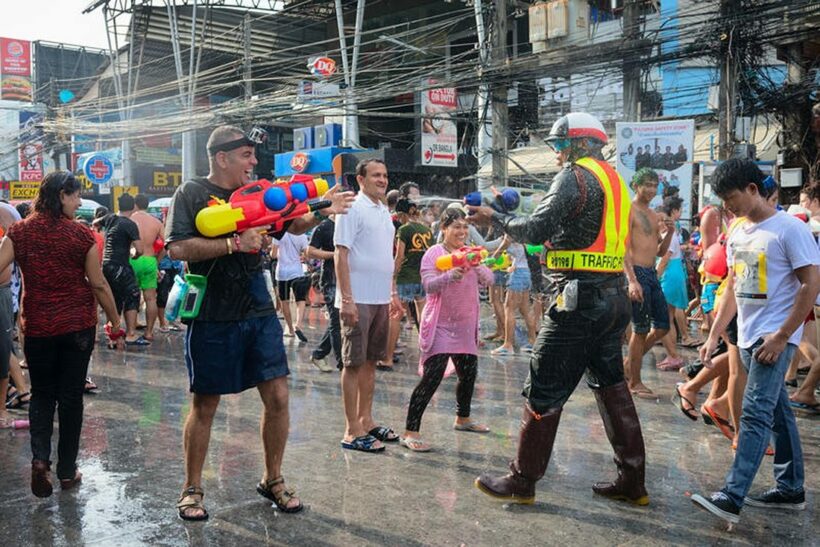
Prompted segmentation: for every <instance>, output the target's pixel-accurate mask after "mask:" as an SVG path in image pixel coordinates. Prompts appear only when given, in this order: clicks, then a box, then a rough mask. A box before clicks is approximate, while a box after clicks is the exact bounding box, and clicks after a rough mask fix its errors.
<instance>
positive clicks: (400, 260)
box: [376, 198, 434, 370]
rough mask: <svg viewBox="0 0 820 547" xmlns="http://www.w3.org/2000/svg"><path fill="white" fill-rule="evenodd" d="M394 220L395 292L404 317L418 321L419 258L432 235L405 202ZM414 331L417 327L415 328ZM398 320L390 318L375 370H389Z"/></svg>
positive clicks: (398, 205)
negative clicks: (384, 347) (382, 355)
mask: <svg viewBox="0 0 820 547" xmlns="http://www.w3.org/2000/svg"><path fill="white" fill-rule="evenodd" d="M396 216H397V217H398V220H399V222H400V223H401V226H400V227H399V229H398V230H397V231H396V267H395V269H394V272H395V273H394V274H393V275H394V276H395V278H396V290H397V291H398V293H399V299H400V300H401V302H402V306H403V307H404V308H405V309H406V312H405V313H406V314H407V315H408V316H410V317H417V318H418V317H421V312H422V310H423V309H424V297H425V295H424V287H422V285H421V258H422V257H423V256H424V253H426V252H427V249H429V248H430V245H432V244H433V243H434V241H433V232H432V231H430V228H429V227H428V226H427V225H425V224H422V223H421V222H420V221H419V220H418V208H417V206H416V204H415V203H413V202H412V201H410V200H409V199H407V198H401V199H399V201H398V202H397V203H396ZM411 305H415V307H416V309H415V311H416V313H415V314H411V313H408V312H409V307H410V306H411ZM416 326H417V327H418V325H416ZM400 331H401V317H391V318H390V331H389V334H388V338H387V356H386V358H385V360H384V361H381V362H379V363H378V364H377V365H376V367H377V368H379V369H382V370H385V369H392V368H393V353H394V352H395V350H396V343H397V342H398V340H399V332H400Z"/></svg>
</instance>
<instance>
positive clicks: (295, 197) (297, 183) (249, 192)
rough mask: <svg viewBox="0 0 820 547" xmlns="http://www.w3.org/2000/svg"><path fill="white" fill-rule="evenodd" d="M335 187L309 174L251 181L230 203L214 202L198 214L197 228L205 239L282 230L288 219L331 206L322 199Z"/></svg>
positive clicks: (231, 198) (235, 194) (237, 191)
mask: <svg viewBox="0 0 820 547" xmlns="http://www.w3.org/2000/svg"><path fill="white" fill-rule="evenodd" d="M332 186H333V185H332V184H328V182H327V181H326V180H324V179H320V178H316V179H314V178H313V177H311V176H310V175H293V176H292V177H291V179H290V180H289V181H279V180H277V181H276V182H270V181H269V180H265V179H262V180H257V181H254V182H249V183H248V184H246V185H244V186H242V187H240V188H238V189H237V190H236V191H234V193H233V194H231V197H230V198H228V201H227V202H226V201H223V200H220V199H215V200H212V201H211V202H210V203H209V204H208V207H206V208H205V209H202V210H201V211H200V212H199V213H197V215H196V229H197V230H199V233H201V234H202V235H204V236H205V237H218V236H222V235H226V234H232V233H234V232H244V231H245V230H247V229H249V228H260V227H266V226H270V227H272V229H273V231H279V230H281V229H282V228H283V226H284V223H285V222H286V221H288V220H292V219H294V218H298V217H300V216H302V215H304V214H307V213H310V212H311V211H316V210H317V209H324V208H325V207H329V206H330V205H331V203H330V201H328V200H322V199H320V198H321V197H322V196H323V195H324V194H325V192H327V191H328V190H329V189H330V188H331V187H332Z"/></svg>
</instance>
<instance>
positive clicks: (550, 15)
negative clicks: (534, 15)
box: [547, 0, 569, 40]
mask: <svg viewBox="0 0 820 547" xmlns="http://www.w3.org/2000/svg"><path fill="white" fill-rule="evenodd" d="M547 22H548V24H547V38H549V39H550V40H552V39H554V38H564V37H566V36H567V34H569V2H568V0H554V1H553V2H550V3H549V4H547Z"/></svg>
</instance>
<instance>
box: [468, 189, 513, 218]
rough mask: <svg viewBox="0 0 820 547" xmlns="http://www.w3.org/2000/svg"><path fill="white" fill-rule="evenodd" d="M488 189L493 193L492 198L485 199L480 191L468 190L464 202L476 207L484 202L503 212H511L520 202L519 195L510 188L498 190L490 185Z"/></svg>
mask: <svg viewBox="0 0 820 547" xmlns="http://www.w3.org/2000/svg"><path fill="white" fill-rule="evenodd" d="M490 190H491V191H492V193H493V199H486V200H485V199H484V197H483V196H482V195H481V192H470V193H469V194H467V195H466V196H464V203H466V204H467V205H473V206H476V207H478V206H480V205H484V204H486V205H489V206H490V207H492V208H493V209H495V210H496V211H498V212H499V213H503V214H509V213H512V212H513V211H514V210H516V209H518V206H519V205H520V204H521V196H520V195H519V193H518V192H516V191H515V190H513V189H512V188H507V189H506V190H503V191H501V192H499V191H498V190H496V189H495V186H491V187H490Z"/></svg>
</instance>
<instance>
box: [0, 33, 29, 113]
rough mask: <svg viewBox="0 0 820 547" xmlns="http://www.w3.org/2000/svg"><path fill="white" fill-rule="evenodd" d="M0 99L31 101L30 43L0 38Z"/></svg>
mask: <svg viewBox="0 0 820 547" xmlns="http://www.w3.org/2000/svg"><path fill="white" fill-rule="evenodd" d="M0 99H5V100H10V101H25V102H31V101H32V88H31V42H28V41H26V40H15V39H14V38H0Z"/></svg>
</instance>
